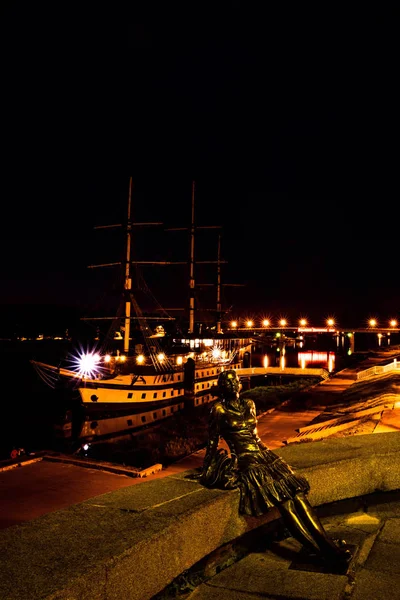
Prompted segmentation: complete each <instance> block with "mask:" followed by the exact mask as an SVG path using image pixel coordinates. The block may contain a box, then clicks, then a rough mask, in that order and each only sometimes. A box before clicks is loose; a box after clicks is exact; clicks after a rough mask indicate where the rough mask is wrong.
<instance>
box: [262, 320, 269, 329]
mask: <svg viewBox="0 0 400 600" xmlns="http://www.w3.org/2000/svg"><path fill="white" fill-rule="evenodd" d="M262 326H263V327H269V319H264V320H263V322H262Z"/></svg>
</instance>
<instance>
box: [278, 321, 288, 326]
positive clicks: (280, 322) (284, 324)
mask: <svg viewBox="0 0 400 600" xmlns="http://www.w3.org/2000/svg"><path fill="white" fill-rule="evenodd" d="M279 325H280V326H281V327H286V325H287V321H286V319H281V320H280V321H279Z"/></svg>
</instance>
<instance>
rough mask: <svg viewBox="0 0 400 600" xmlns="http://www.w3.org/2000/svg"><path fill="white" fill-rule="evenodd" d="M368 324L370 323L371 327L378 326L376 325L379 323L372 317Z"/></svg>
mask: <svg viewBox="0 0 400 600" xmlns="http://www.w3.org/2000/svg"><path fill="white" fill-rule="evenodd" d="M368 325H369V326H370V327H376V325H377V322H376V319H370V320H369V321H368Z"/></svg>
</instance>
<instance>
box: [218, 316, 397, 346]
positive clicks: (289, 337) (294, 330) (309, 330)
mask: <svg viewBox="0 0 400 600" xmlns="http://www.w3.org/2000/svg"><path fill="white" fill-rule="evenodd" d="M227 332H229V333H232V332H236V333H237V334H241V335H242V336H243V337H253V338H254V342H255V343H257V341H259V342H260V343H262V342H270V341H271V339H280V340H281V341H282V342H283V341H284V340H286V341H287V342H292V341H293V342H297V341H299V342H300V341H301V340H302V339H304V338H306V337H307V336H319V335H330V336H331V337H332V338H333V339H335V340H336V346H337V347H338V348H340V347H344V345H345V343H346V345H347V344H348V346H349V349H350V351H351V352H352V353H353V352H355V350H356V348H355V346H356V344H355V337H356V335H358V337H360V335H364V336H365V335H369V336H371V335H372V336H376V345H377V346H381V345H382V344H383V341H384V340H386V345H388V346H389V345H390V344H391V341H392V340H393V344H398V343H399V342H400V327H398V326H397V323H396V326H394V325H393V326H390V327H378V326H371V325H370V326H368V327H341V328H337V327H334V326H332V327H329V326H327V327H308V326H290V325H284V326H276V327H275V326H260V327H254V326H251V327H250V326H246V327H230V328H228V329H227ZM391 336H392V337H391ZM345 340H347V341H346V342H345Z"/></svg>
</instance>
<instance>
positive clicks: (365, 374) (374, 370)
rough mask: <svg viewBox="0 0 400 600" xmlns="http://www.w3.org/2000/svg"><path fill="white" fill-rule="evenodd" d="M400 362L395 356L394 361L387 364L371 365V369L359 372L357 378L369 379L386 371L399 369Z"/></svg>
mask: <svg viewBox="0 0 400 600" xmlns="http://www.w3.org/2000/svg"><path fill="white" fill-rule="evenodd" d="M399 370H400V363H399V362H397V359H396V358H395V359H394V361H393V362H392V363H389V364H387V365H375V366H374V367H370V368H369V369H365V371H360V372H359V373H357V379H358V380H359V381H360V380H362V379H369V378H371V377H374V376H375V375H383V374H384V373H390V372H391V371H399Z"/></svg>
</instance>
